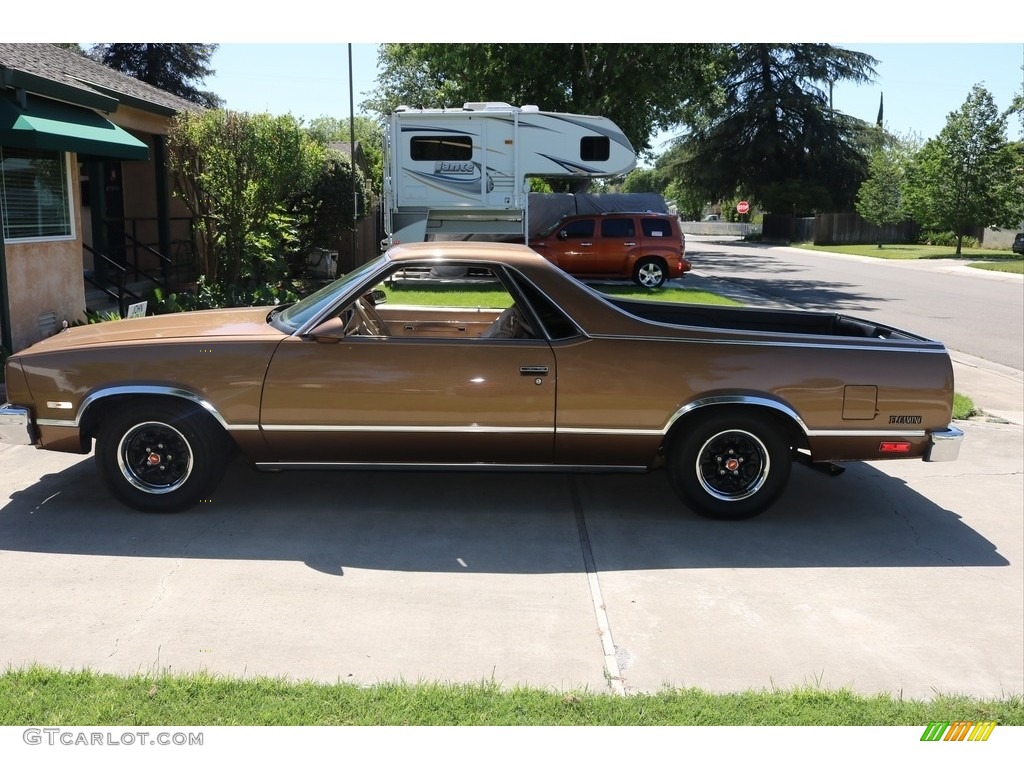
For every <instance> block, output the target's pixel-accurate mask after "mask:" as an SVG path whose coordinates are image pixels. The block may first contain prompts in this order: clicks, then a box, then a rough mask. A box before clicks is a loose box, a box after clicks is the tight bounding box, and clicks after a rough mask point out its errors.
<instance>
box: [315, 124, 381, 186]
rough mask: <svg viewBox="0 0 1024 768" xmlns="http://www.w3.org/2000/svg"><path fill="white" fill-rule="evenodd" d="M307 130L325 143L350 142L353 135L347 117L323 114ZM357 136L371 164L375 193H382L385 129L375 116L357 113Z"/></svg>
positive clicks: (368, 162)
mask: <svg viewBox="0 0 1024 768" xmlns="http://www.w3.org/2000/svg"><path fill="white" fill-rule="evenodd" d="M307 130H308V131H309V135H310V136H312V137H313V138H314V139H316V140H317V141H319V142H320V143H321V144H324V145H326V144H330V143H331V142H335V141H342V142H345V143H348V142H349V141H351V137H352V132H351V131H350V129H349V121H348V119H347V118H346V119H344V120H339V119H337V118H334V117H328V116H327V115H322V116H321V117H318V118H316V119H315V120H312V121H311V122H310V124H309V128H308V129H307ZM355 136H356V141H357V142H358V143H359V146H360V148H361V149H362V151H363V155H364V157H365V158H366V163H367V165H368V166H369V169H368V172H369V179H368V181H369V182H370V184H371V186H372V188H373V192H374V194H376V195H380V194H381V192H382V187H383V183H384V129H383V127H382V126H381V124H380V123H379V122H378V121H376V120H374V119H373V118H370V117H366V116H365V115H356V119H355Z"/></svg>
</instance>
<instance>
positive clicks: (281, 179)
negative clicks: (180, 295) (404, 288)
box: [167, 110, 325, 285]
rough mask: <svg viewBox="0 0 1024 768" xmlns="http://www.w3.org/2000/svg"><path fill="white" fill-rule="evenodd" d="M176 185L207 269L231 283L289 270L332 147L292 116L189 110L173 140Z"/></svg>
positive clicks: (203, 270) (208, 273) (279, 275)
mask: <svg viewBox="0 0 1024 768" xmlns="http://www.w3.org/2000/svg"><path fill="white" fill-rule="evenodd" d="M167 146H168V159H169V163H170V166H171V169H172V171H173V173H174V180H175V189H176V193H177V194H178V195H179V197H181V198H182V200H184V202H185V205H186V206H187V207H188V209H189V211H190V212H191V213H192V215H193V217H194V218H195V228H196V236H197V246H198V251H199V258H200V271H201V274H202V275H203V276H204V277H205V278H206V279H207V280H208V281H209V282H213V283H216V282H218V281H219V282H220V283H223V284H227V285H238V284H241V283H249V284H254V285H255V284H264V283H266V282H268V281H272V280H275V279H281V278H283V277H285V276H286V273H287V265H288V262H287V254H288V251H289V249H290V248H291V249H294V248H295V247H297V230H298V227H299V223H300V222H299V216H298V215H297V214H296V212H295V210H294V206H293V205H290V204H292V203H293V201H295V200H296V199H297V198H301V196H302V195H303V194H305V193H306V191H307V190H308V189H310V187H311V186H312V185H313V183H314V182H315V181H316V180H317V179H318V178H319V177H320V176H321V171H322V169H323V162H324V152H325V150H324V148H323V146H321V145H320V144H318V143H317V142H315V141H313V140H312V139H311V138H310V137H309V136H308V134H307V133H306V132H305V130H303V129H302V127H301V126H300V124H299V122H298V120H297V119H296V118H294V117H292V116H291V115H283V116H279V117H274V116H271V115H267V114H255V115H254V114H248V113H238V112H225V111H221V110H209V111H206V112H201V113H188V112H181V113H179V114H178V115H177V117H176V118H175V122H174V123H173V124H172V126H171V130H170V132H169V133H168V137H167Z"/></svg>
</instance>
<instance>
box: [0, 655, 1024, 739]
mask: <svg viewBox="0 0 1024 768" xmlns="http://www.w3.org/2000/svg"><path fill="white" fill-rule="evenodd" d="M953 720H972V721H979V720H985V721H996V722H997V723H999V724H1000V725H1024V705H1022V700H1021V698H1020V697H1008V698H1004V699H989V700H980V699H974V698H970V697H964V696H951V697H945V696H940V697H937V698H936V699H934V700H932V701H927V702H926V701H914V700H910V699H905V698H903V697H902V696H888V695H878V696H860V695H857V694H854V693H852V692H850V691H847V690H838V691H826V690H819V689H818V688H816V687H807V688H799V689H792V690H772V691H767V690H764V691H747V692H744V693H732V694H712V693H707V692H704V691H700V690H695V689H687V690H666V691H663V692H661V693H656V694H648V695H634V696H626V697H622V696H616V695H613V694H610V693H597V692H588V691H573V692H554V691H550V690H537V689H531V688H521V687H516V688H512V689H507V690H506V689H502V688H501V687H499V686H498V685H496V684H494V683H491V682H482V683H478V684H473V685H443V684H432V683H420V684H404V683H401V684H400V683H381V684H377V685H374V686H372V687H366V688H364V687H359V686H356V685H352V684H346V683H339V684H334V685H326V684H316V683H310V682H301V683H300V682H296V683H292V682H286V681H283V680H273V679H255V680H237V679H231V678H224V677H215V676H211V675H206V674H193V675H156V676H149V675H136V676H132V677H118V676H114V675H106V674H97V673H93V672H88V671H81V672H59V671H56V670H52V669H47V668H41V667H33V668H30V669H26V670H10V671H8V672H6V673H5V674H3V675H2V676H0V725H4V726H19V725H20V726H24V725H35V726H84V725H106V726H150V725H166V724H171V723H173V724H175V725H178V726H197V725H208V726H214V725H278V726H293V725H489V726H497V725H827V726H834V725H906V726H910V725H913V726H919V727H921V728H922V729H923V728H924V726H925V725H927V724H928V723H929V722H930V721H953Z"/></svg>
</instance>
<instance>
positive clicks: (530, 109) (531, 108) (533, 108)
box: [519, 104, 540, 112]
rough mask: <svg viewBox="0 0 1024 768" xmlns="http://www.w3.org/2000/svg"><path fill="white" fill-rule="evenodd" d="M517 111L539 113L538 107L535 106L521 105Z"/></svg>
mask: <svg viewBox="0 0 1024 768" xmlns="http://www.w3.org/2000/svg"><path fill="white" fill-rule="evenodd" d="M519 109H520V111H522V112H540V107H538V106H537V105H536V104H523V106H521V107H520V108H519Z"/></svg>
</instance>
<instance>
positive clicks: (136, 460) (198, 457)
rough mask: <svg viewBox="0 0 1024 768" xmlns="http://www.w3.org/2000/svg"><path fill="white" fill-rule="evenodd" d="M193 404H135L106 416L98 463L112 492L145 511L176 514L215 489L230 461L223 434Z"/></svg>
mask: <svg viewBox="0 0 1024 768" xmlns="http://www.w3.org/2000/svg"><path fill="white" fill-rule="evenodd" d="M219 430H220V426H219V425H218V424H216V422H214V421H213V419H212V418H211V417H210V416H209V415H207V414H205V413H203V412H201V411H199V410H198V409H197V408H196V406H193V405H190V404H186V403H180V404H179V403H175V402H150V403H139V404H137V405H134V406H130V407H128V408H126V409H125V410H124V411H123V412H120V413H114V414H112V415H111V416H109V417H108V418H107V419H106V420H105V423H104V425H103V427H102V428H101V429H100V432H99V434H98V435H97V440H96V464H97V468H98V469H99V472H100V476H101V477H102V478H103V481H104V483H105V484H106V486H107V488H108V489H109V490H110V492H111V493H112V494H113V495H114V496H115V497H116V498H117V499H118V500H119V501H121V502H122V503H124V504H126V505H128V506H129V507H132V508H134V509H138V510H142V511H143V512H178V511H181V510H183V509H187V508H189V507H191V506H193V505H194V504H196V503H198V502H199V501H200V500H201V499H203V498H204V497H207V496H208V495H209V493H210V492H211V491H212V490H213V488H214V486H216V484H217V482H218V481H219V480H220V478H221V475H222V474H223V472H224V467H225V466H226V463H227V458H228V453H229V451H228V447H227V440H226V438H225V436H224V435H223V434H222V433H221V432H220V431H219Z"/></svg>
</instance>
